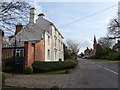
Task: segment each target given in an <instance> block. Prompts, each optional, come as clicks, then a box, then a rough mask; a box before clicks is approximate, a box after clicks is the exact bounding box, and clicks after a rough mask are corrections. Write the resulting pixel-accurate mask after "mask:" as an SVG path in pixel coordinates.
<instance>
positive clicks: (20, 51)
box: [12, 49, 24, 57]
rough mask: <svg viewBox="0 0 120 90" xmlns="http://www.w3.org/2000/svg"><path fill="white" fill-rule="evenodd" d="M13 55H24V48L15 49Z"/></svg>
mask: <svg viewBox="0 0 120 90" xmlns="http://www.w3.org/2000/svg"><path fill="white" fill-rule="evenodd" d="M12 55H13V56H14V55H15V56H16V57H24V49H16V50H14V49H13V53H12Z"/></svg>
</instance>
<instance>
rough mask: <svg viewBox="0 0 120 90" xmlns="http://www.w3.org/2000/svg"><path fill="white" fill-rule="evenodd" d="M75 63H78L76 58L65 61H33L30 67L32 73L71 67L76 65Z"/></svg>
mask: <svg viewBox="0 0 120 90" xmlns="http://www.w3.org/2000/svg"><path fill="white" fill-rule="evenodd" d="M77 63H78V61H77V60H71V59H69V60H65V61H57V62H42V61H35V62H34V63H33V64H32V67H33V71H34V73H40V72H48V71H56V70H64V69H72V68H74V67H75V66H76V65H77Z"/></svg>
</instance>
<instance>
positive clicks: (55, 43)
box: [54, 36, 57, 47]
mask: <svg viewBox="0 0 120 90" xmlns="http://www.w3.org/2000/svg"><path fill="white" fill-rule="evenodd" d="M54 38H55V47H56V46H57V37H56V36H55V37H54Z"/></svg>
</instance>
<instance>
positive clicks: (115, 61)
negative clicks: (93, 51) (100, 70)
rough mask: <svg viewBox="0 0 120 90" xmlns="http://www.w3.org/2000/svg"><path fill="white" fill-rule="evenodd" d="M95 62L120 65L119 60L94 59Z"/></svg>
mask: <svg viewBox="0 0 120 90" xmlns="http://www.w3.org/2000/svg"><path fill="white" fill-rule="evenodd" d="M95 60H97V61H105V62H114V63H120V60H114V61H113V60H107V59H95Z"/></svg>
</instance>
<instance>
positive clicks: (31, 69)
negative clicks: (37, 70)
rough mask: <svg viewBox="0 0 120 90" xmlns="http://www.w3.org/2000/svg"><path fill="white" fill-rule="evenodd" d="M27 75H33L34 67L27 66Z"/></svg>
mask: <svg viewBox="0 0 120 90" xmlns="http://www.w3.org/2000/svg"><path fill="white" fill-rule="evenodd" d="M25 70H26V74H31V73H33V67H32V66H26V69H25Z"/></svg>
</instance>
